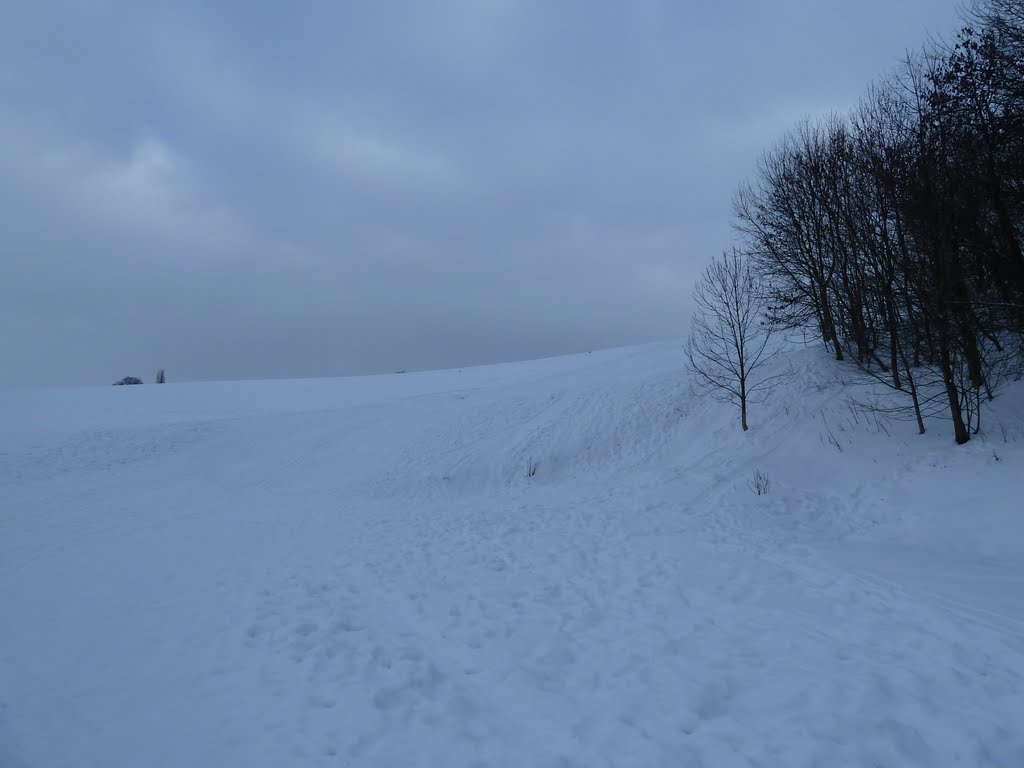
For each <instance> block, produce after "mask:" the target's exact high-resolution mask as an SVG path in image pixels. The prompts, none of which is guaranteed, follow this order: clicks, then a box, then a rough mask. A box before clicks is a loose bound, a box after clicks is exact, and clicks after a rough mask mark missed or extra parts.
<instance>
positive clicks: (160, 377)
mask: <svg viewBox="0 0 1024 768" xmlns="http://www.w3.org/2000/svg"><path fill="white" fill-rule="evenodd" d="M165 381H167V377H166V376H165V375H164V369H163V368H157V369H156V383H157V384H163V383H164V382H165Z"/></svg>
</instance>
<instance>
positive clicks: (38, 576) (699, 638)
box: [0, 343, 1024, 768]
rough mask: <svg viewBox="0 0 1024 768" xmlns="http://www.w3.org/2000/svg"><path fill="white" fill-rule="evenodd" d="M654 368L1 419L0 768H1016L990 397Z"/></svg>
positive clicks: (1019, 484)
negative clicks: (759, 490) (698, 389)
mask: <svg viewBox="0 0 1024 768" xmlns="http://www.w3.org/2000/svg"><path fill="white" fill-rule="evenodd" d="M680 347H681V345H680V344H677V343H663V344H654V345H647V346H642V347H632V348H623V349H617V350H609V351H603V352H595V353H593V354H585V355H576V356H572V357H566V358H557V359H550V360H541V361H533V362H527V363H518V364H510V365H502V366H491V367H486V368H474V369H469V368H467V369H464V370H461V371H439V372H429V373H417V374H403V375H394V376H377V377H365V378H350V379H338V380H305V381H267V382H224V383H204V384H166V385H162V386H153V385H147V386H142V387H102V388H91V389H68V390H49V391H35V392H5V393H0V425H2V427H0V765H2V766H5V768H7V767H10V768H22V767H27V766H32V767H35V766H55V767H57V766H69V767H70V766H75V768H81V767H82V766H97V767H99V766H103V767H104V768H106V767H108V766H137V765H145V766H152V767H154V768H156V767H158V766H193V765H210V766H223V767H225V768H233V767H235V766H245V767H246V768H249V767H252V766H283V765H288V766H305V765H350V766H416V765H424V766H441V765H443V766H661V765H664V766H927V767H928V768H936V767H937V766H954V765H957V766H1003V767H1007V768H1008V767H1011V766H1024V599H1022V597H1021V595H1022V594H1024V517H1022V511H1021V504H1020V501H1019V499H1020V497H1021V495H1022V491H1024V480H1022V472H1021V468H1022V462H1024V429H1022V426H1024V418H1022V417H1024V384H1019V383H1017V384H1011V385H1009V386H1008V387H1007V389H1006V390H1005V391H1004V394H1003V395H1002V396H1001V397H1000V398H999V399H997V401H996V402H995V403H994V404H993V406H992V409H991V411H989V412H987V413H986V415H985V424H984V426H985V434H983V435H979V436H978V437H977V438H976V439H975V440H973V441H972V442H971V443H969V444H968V445H966V446H963V447H957V446H954V445H953V442H952V439H951V437H950V435H949V434H948V433H949V431H950V430H949V429H948V428H947V425H945V424H943V423H941V422H940V421H938V420H933V421H932V422H931V423H930V426H931V430H930V431H929V433H928V434H926V435H924V436H920V437H919V436H917V435H915V434H914V432H915V430H914V428H913V427H912V425H910V424H900V423H895V424H889V425H882V424H881V423H879V422H878V421H877V420H874V419H872V418H870V417H869V416H867V415H865V414H863V413H858V412H857V411H856V410H855V409H853V408H851V407H850V405H849V404H848V399H849V397H850V393H851V385H849V384H847V383H844V381H843V380H844V379H845V378H848V376H849V375H850V374H849V372H848V370H847V369H845V368H842V367H840V366H838V365H837V364H835V363H832V362H830V361H828V360H827V359H826V358H825V356H824V355H823V354H822V353H820V352H818V351H816V350H800V351H794V352H791V353H787V354H786V355H785V356H784V357H783V358H782V361H781V363H780V364H783V365H787V366H792V367H793V368H794V371H795V374H794V376H793V378H792V380H791V381H790V382H789V383H787V384H786V385H785V387H784V388H782V389H780V390H779V391H778V392H776V394H775V395H774V397H773V398H772V399H771V400H770V401H769V402H768V403H766V404H763V405H759V406H755V407H754V408H753V409H752V411H751V431H750V432H749V433H747V434H743V433H741V432H740V430H739V425H738V415H737V413H735V412H734V410H733V409H730V408H729V407H727V406H725V405H722V404H719V403H717V402H714V401H713V400H711V399H710V398H707V397H699V396H694V395H691V394H690V392H689V388H688V383H687V380H686V376H685V374H684V373H683V370H682V354H681V348H680ZM862 394H863V392H862V391H860V390H858V397H860V396H861V395H862ZM872 396H873V397H879V398H883V397H891V396H892V395H891V394H886V393H876V394H874V395H872ZM886 431H888V434H886ZM531 466H534V467H535V472H534V473H533V474H532V475H531V474H530V471H529V468H530V467H531ZM755 469H757V470H761V471H763V472H766V473H767V474H768V476H769V478H770V480H771V488H770V491H769V493H768V494H767V495H764V496H756V495H755V494H754V493H752V492H751V490H750V488H749V487H748V481H749V480H750V478H751V477H752V474H753V472H754V470H755Z"/></svg>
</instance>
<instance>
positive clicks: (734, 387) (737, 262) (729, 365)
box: [686, 248, 783, 431]
mask: <svg viewBox="0 0 1024 768" xmlns="http://www.w3.org/2000/svg"><path fill="white" fill-rule="evenodd" d="M693 300H694V302H695V303H696V305H697V311H696V312H695V313H694V315H693V319H692V320H691V323H690V337H689V339H688V340H687V343H686V358H687V364H688V365H687V367H688V368H689V370H690V372H691V373H692V374H693V376H694V382H695V384H696V385H697V387H698V388H700V389H702V390H705V391H708V392H710V393H711V394H712V396H714V397H716V398H717V399H719V400H722V401H725V402H731V403H736V404H737V405H739V407H740V423H741V424H742V426H743V431H746V430H747V404H748V403H751V402H758V401H760V400H761V398H762V397H763V396H764V395H766V394H767V393H768V391H770V390H771V389H772V388H773V387H774V386H775V385H776V384H778V383H779V382H780V381H781V379H782V378H783V376H782V375H769V374H768V372H767V371H766V370H763V369H764V367H765V365H766V364H767V363H768V362H769V361H770V360H771V359H772V358H773V357H775V355H776V354H777V349H776V348H775V347H772V346H769V341H770V339H771V337H772V334H773V332H774V325H773V324H772V321H771V320H770V319H769V318H768V315H767V309H768V307H767V301H766V298H765V295H764V293H763V292H762V291H760V290H759V289H758V285H757V273H756V271H755V269H754V267H753V265H752V264H751V263H750V262H749V261H748V260H747V259H746V258H745V257H744V256H743V255H742V254H740V253H739V251H737V250H736V249H735V248H734V249H733V250H731V251H727V252H725V253H723V254H722V255H721V257H719V258H717V259H715V260H714V261H712V262H711V264H710V265H708V268H707V269H706V270H705V271H704V274H703V275H702V276H701V278H700V280H698V281H697V285H696V286H695V287H694V291H693Z"/></svg>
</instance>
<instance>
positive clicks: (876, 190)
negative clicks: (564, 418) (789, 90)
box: [689, 0, 1024, 443]
mask: <svg viewBox="0 0 1024 768" xmlns="http://www.w3.org/2000/svg"><path fill="white" fill-rule="evenodd" d="M965 18H966V20H967V24H966V26H964V27H963V28H962V29H961V30H960V32H959V33H958V34H957V36H956V39H955V41H954V42H952V43H949V44H944V43H938V42H933V43H930V44H928V45H926V46H925V47H923V48H922V49H921V50H920V51H918V52H917V53H915V54H912V55H908V56H907V58H906V60H905V61H904V62H903V63H902V65H901V66H900V67H899V68H898V69H896V70H895V71H893V72H891V73H890V74H889V75H888V76H887V77H885V78H883V79H882V80H880V81H879V82H877V83H876V84H874V85H873V86H871V87H870V89H869V90H868V91H867V93H866V95H865V96H864V97H863V99H862V100H861V102H860V104H859V105H858V106H857V107H856V108H855V109H854V110H852V111H851V112H850V113H849V114H846V115H831V116H828V117H826V118H822V119H816V120H811V119H807V120H804V121H802V122H801V123H799V124H798V125H797V126H796V127H794V128H793V129H792V130H791V131H790V132H789V133H788V134H787V135H786V136H785V137H784V138H783V139H782V140H781V141H780V142H779V143H778V144H777V145H776V146H775V147H774V148H772V149H770V150H769V151H767V152H766V153H765V154H764V155H763V157H762V159H761V160H760V162H759V164H758V166H757V169H756V172H755V175H754V178H753V180H752V181H750V182H749V183H747V184H745V185H743V186H742V187H741V188H740V190H739V191H738V193H737V194H736V197H735V200H734V208H735V226H736V230H737V233H738V235H739V243H738V245H737V248H736V251H734V252H733V253H731V254H725V255H723V257H722V258H721V259H720V260H716V261H715V263H714V264H713V265H712V267H710V268H709V272H708V273H707V274H706V275H705V279H704V282H703V283H701V284H699V286H698V296H697V297H696V298H697V299H698V312H697V315H696V316H695V324H694V326H693V330H692V331H691V340H690V346H689V350H690V355H689V360H690V367H691V369H693V370H694V371H695V372H697V373H699V374H700V373H703V374H704V376H705V380H706V379H707V377H708V374H709V373H711V374H712V376H713V374H714V373H716V372H717V373H718V374H720V375H723V374H724V375H725V377H726V378H728V377H729V370H730V366H731V368H732V369H735V370H736V371H737V372H742V373H743V374H744V375H746V372H745V371H742V366H740V367H738V368H737V366H736V365H735V363H736V360H737V352H742V351H743V350H741V349H738V346H737V344H736V343H735V342H736V341H737V340H739V341H742V342H743V343H742V345H740V346H743V347H745V349H746V351H747V356H748V357H749V349H750V345H749V344H748V343H747V342H746V341H743V340H741V339H738V337H737V336H736V334H735V329H734V328H733V329H731V330H730V332H729V333H726V334H724V335H723V337H722V338H723V339H724V340H725V343H722V341H721V340H720V341H719V342H718V343H717V344H716V342H715V339H714V338H713V337H709V336H708V333H707V320H708V318H709V317H710V318H711V319H712V321H713V319H714V318H713V313H711V314H709V312H708V307H707V306H704V305H702V304H701V301H702V300H705V304H706V299H707V294H708V286H709V285H710V284H709V283H708V279H709V275H713V273H714V271H715V270H721V269H723V268H731V269H733V270H734V271H742V270H746V271H747V272H749V273H752V274H753V275H755V276H756V280H755V281H753V282H752V283H751V284H750V291H751V300H753V301H756V303H757V311H758V312H760V315H761V319H760V321H759V323H758V324H757V325H755V326H752V327H750V331H751V333H753V334H755V335H757V336H758V338H757V339H755V346H754V348H755V349H761V350H763V349H764V347H763V346H761V341H760V338H761V337H763V336H764V335H765V334H766V333H770V332H772V331H775V330H781V329H803V330H805V331H807V332H809V333H811V334H813V335H814V336H816V337H818V338H819V339H820V340H821V342H822V343H823V344H824V345H825V346H826V347H827V348H828V349H829V350H830V351H831V352H832V354H834V356H835V358H836V359H837V360H845V361H848V362H850V363H852V364H855V365H857V366H858V367H860V368H861V369H862V370H864V371H867V372H869V373H870V374H872V375H873V376H875V377H876V378H877V379H879V380H881V381H884V382H885V383H886V384H888V385H889V386H891V387H892V388H893V389H895V390H898V391H900V392H904V393H905V394H906V395H907V400H906V403H907V406H906V409H907V412H908V414H912V415H913V418H914V419H915V420H916V423H917V426H918V429H919V431H921V432H924V430H925V417H926V416H928V415H929V414H931V413H936V412H939V411H942V412H945V413H946V414H947V415H948V416H949V417H950V419H951V421H952V425H953V432H954V438H955V440H956V442H957V443H966V442H967V441H968V440H969V439H970V436H971V434H972V432H976V431H977V430H978V429H979V427H980V416H981V407H982V404H983V402H984V401H986V400H990V399H991V398H992V397H993V394H994V392H995V391H996V389H997V388H998V386H999V385H1000V384H1001V383H1002V382H1003V381H1005V379H1006V377H1007V376H1008V375H1013V374H1016V375H1019V371H1020V364H1021V361H1022V359H1024V250H1022V239H1024V3H1021V2H1020V0H979V1H978V2H977V4H976V5H975V6H974V7H973V8H972V9H971V10H969V11H968V12H967V14H966V16H965ZM737 253H739V254H741V256H742V258H741V259H740V258H738V257H737V256H736V254H737ZM714 300H715V301H718V308H719V309H721V307H722V297H721V296H718V297H717V298H716V299H714ZM712 324H714V323H712ZM719 327H720V326H719ZM702 345H703V349H704V350H705V351H707V350H708V349H711V350H712V351H713V352H716V353H717V354H714V355H712V356H711V358H710V359H711V362H710V363H709V358H708V357H707V356H706V355H705V356H704V357H701V356H700V355H697V356H696V357H695V356H694V354H693V350H694V349H701V348H702ZM762 354H763V353H762ZM751 383H754V384H756V383H757V382H756V381H755V382H746V385H747V386H749V385H750V384H751ZM735 399H737V401H741V400H742V402H741V408H742V410H743V422H744V428H745V424H746V418H745V412H746V398H745V397H739V396H738V395H737V397H736V398H735Z"/></svg>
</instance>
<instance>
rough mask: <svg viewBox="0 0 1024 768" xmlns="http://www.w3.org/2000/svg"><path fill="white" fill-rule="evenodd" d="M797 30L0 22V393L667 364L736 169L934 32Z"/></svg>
mask: <svg viewBox="0 0 1024 768" xmlns="http://www.w3.org/2000/svg"><path fill="white" fill-rule="evenodd" d="M825 5H827V4H821V3H815V2H810V0H803V1H801V2H797V1H796V0H793V1H792V2H786V3H773V4H767V3H761V2H753V0H747V1H746V2H742V1H737V2H733V3H701V4H697V3H676V2H667V0H666V1H665V2H658V1H657V0H648V1H646V2H636V3H629V4H626V3H612V2H597V3H593V2H583V1H582V0H566V2H559V3H547V2H544V3H541V2H514V1H513V0H438V2H431V3H413V2H382V3H372V4H369V3H367V4H342V3H328V2H310V3H300V4H280V3H248V2H247V3H242V2H232V3H228V2H224V3H217V4H206V3H201V2H197V1H196V2H182V3H176V4H173V5H172V6H168V5H167V4H156V3H152V4H147V3H132V4H121V3H118V4H114V3H108V4H103V3H89V4H81V3H77V2H70V0H69V1H68V2H63V3H62V2H50V3H46V4H42V3H29V2H14V3H8V4H5V5H4V6H3V7H0V164H2V167H3V168H4V173H3V174H2V175H0V210H3V212H4V214H3V221H4V225H3V227H2V229H0V233H2V234H0V354H2V359H3V361H4V362H3V365H2V366H0V386H24V385H29V386H31V385H44V384H81V383H107V382H109V381H113V380H114V379H117V378H120V377H121V376H123V375H128V374H133V375H141V376H143V377H144V378H150V377H151V376H152V371H153V370H155V368H156V367H158V366H163V367H166V368H167V370H168V373H169V376H170V378H171V380H175V379H177V380H181V379H201V378H235V377H271V376H313V375H339V374H349V373H364V372H376V371H389V370H396V369H412V368H423V367H445V366H454V365H468V364H472V363H482V362H491V361H497V360H508V359H517V358H523V357H535V356H542V355H547V354H557V353H562V352H570V351H580V350H586V349H592V348H596V347H602V346H609V345H615V344H624V343H632V342H639V341H644V340H649V339H655V338H663V337H671V336H678V335H681V334H682V333H683V332H684V331H685V326H686V319H687V316H688V315H689V311H690V306H689V301H688V294H689V289H690V284H691V282H692V280H693V279H694V277H695V276H696V274H697V273H698V272H699V271H700V270H701V269H702V268H703V266H704V264H705V262H706V260H707V259H708V258H709V257H710V256H711V255H712V254H714V253H716V252H717V251H719V250H721V249H722V248H723V247H725V246H727V245H728V243H729V239H730V230H729V216H730V197H731V195H732V192H733V190H734V188H735V186H736V185H737V184H738V183H739V182H740V181H741V180H742V179H743V178H744V177H745V176H746V175H748V174H749V172H750V170H751V169H752V166H753V163H754V161H755V159H756V157H757V155H758V154H759V153H760V151H761V150H762V149H764V148H765V147H766V146H768V145H769V144H770V143H771V142H772V141H773V140H774V139H775V138H776V137H777V136H778V135H779V133H781V132H782V131H783V130H785V129H786V127H787V126H789V125H790V124H792V123H793V122H795V121H796V120H797V119H798V118H799V117H800V116H802V115H803V114H806V113H812V114H813V113H818V112H824V111H827V110H830V109H843V108H845V107H847V106H849V105H850V104H852V103H853V102H854V101H855V100H856V99H857V98H858V97H859V95H860V94H861V92H862V91H863V89H864V87H865V86H866V84H867V82H868V81H869V80H870V79H871V78H872V77H874V76H876V75H879V74H880V73H881V72H882V71H883V70H885V69H886V68H887V67H889V66H891V65H892V64H893V63H895V62H896V61H897V60H898V59H899V57H900V56H901V55H902V53H903V51H904V50H905V49H906V48H910V47H915V46H917V45H918V44H919V43H920V42H922V41H923V39H924V36H925V34H926V33H928V32H936V33H946V32H948V31H950V30H952V29H953V28H954V27H955V25H956V18H955V11H954V7H953V4H952V3H949V4H947V3H945V2H938V3H936V2H934V0H908V1H907V2H904V3H899V4H894V3H891V2H887V3H882V2H874V1H872V2H866V3H861V4H856V6H855V5H854V4H843V5H845V6H849V7H844V8H841V9H835V8H825V7H824V6H825ZM207 6H212V7H207Z"/></svg>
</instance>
